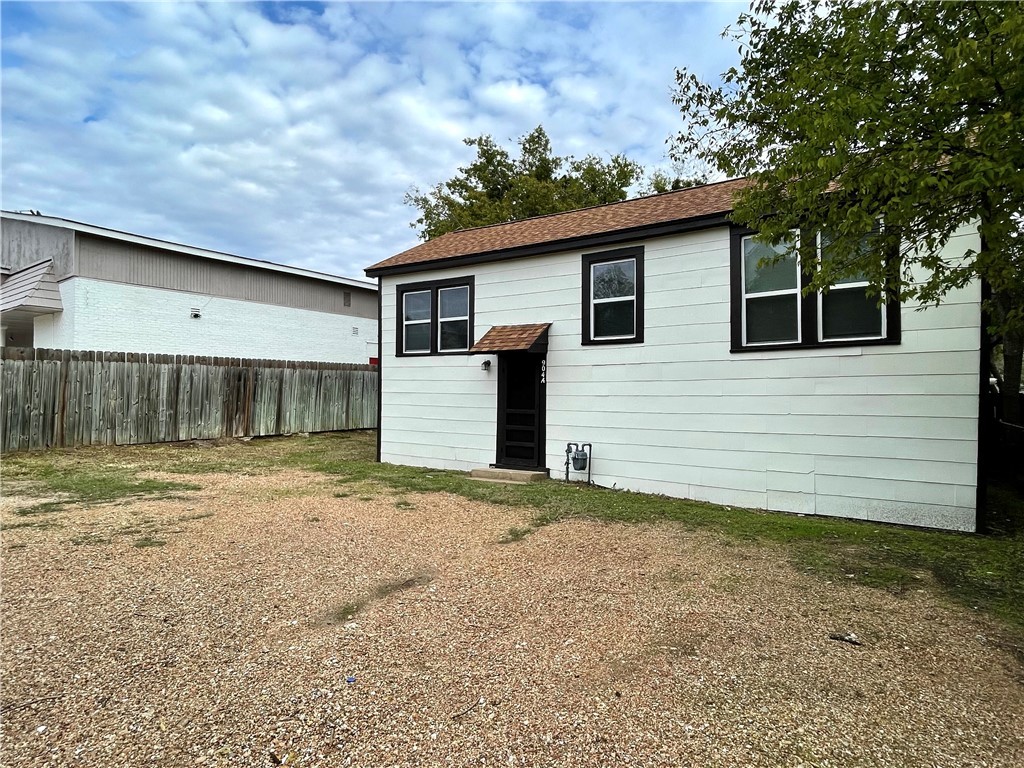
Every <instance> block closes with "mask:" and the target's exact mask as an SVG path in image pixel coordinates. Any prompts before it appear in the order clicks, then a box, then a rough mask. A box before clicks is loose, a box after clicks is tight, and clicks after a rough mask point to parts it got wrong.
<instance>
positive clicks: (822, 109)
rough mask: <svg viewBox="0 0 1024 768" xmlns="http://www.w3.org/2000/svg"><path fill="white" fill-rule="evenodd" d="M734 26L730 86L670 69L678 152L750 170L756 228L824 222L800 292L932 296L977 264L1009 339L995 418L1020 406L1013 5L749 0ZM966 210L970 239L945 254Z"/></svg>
mask: <svg viewBox="0 0 1024 768" xmlns="http://www.w3.org/2000/svg"><path fill="white" fill-rule="evenodd" d="M730 33H731V34H733V35H734V36H735V39H736V40H737V41H738V42H739V44H740V56H741V63H740V66H739V67H734V68H731V69H729V70H728V71H726V72H725V73H723V75H722V82H723V85H721V86H713V85H711V84H708V83H705V82H703V81H701V80H700V79H699V78H697V77H696V76H694V75H693V74H692V73H690V72H689V71H687V70H686V69H681V70H678V71H677V73H676V81H677V89H676V92H675V95H674V100H675V102H676V104H677V105H678V106H679V107H680V109H681V111H682V113H683V116H684V119H685V120H686V121H687V122H688V124H689V131H688V132H686V133H681V134H679V135H678V136H676V137H675V138H674V139H673V141H672V150H671V155H672V156H673V157H674V158H696V159H700V160H703V161H704V162H707V163H708V164H709V165H711V166H712V167H714V168H717V169H719V170H720V171H721V172H724V173H725V174H727V175H730V176H751V177H752V179H753V184H752V186H751V187H749V188H748V189H746V190H744V191H743V193H741V194H740V196H739V199H738V201H737V205H736V210H735V213H734V218H735V219H736V220H737V221H739V222H740V223H743V224H746V225H749V226H752V227H755V228H757V229H758V230H760V232H761V238H762V239H763V240H764V241H765V242H768V243H771V244H779V243H782V242H783V241H784V240H785V239H786V236H787V234H788V233H789V232H790V231H791V230H793V229H797V228H804V229H809V230H812V231H828V232H830V233H831V236H832V238H833V244H832V250H833V253H834V254H835V258H833V259H831V260H830V261H829V262H828V263H825V264H815V263H814V261H813V260H812V259H807V260H805V262H804V264H805V268H806V269H807V270H808V274H809V275H810V276H811V278H812V280H811V285H810V287H809V288H808V290H810V291H816V290H819V289H823V288H827V287H828V286H830V285H833V284H835V282H836V281H838V280H839V279H841V278H843V277H846V276H852V275H855V274H858V273H861V274H866V275H867V276H868V278H869V279H870V280H871V283H872V286H873V289H874V291H875V292H876V293H877V295H878V296H879V300H880V301H881V300H882V297H883V296H884V294H885V292H886V291H896V292H898V295H899V297H900V299H902V300H904V301H913V302H917V303H919V304H920V305H921V306H931V305H935V304H938V303H940V302H941V301H942V300H943V299H944V298H945V297H946V296H947V294H948V293H949V292H950V291H951V290H953V289H956V288H960V287H963V286H964V285H966V284H967V283H968V282H970V281H972V280H975V279H977V278H981V279H983V280H984V281H985V283H986V284H987V285H988V286H989V287H990V289H991V298H990V299H989V300H987V301H986V304H985V308H986V309H987V310H988V314H989V317H990V320H991V326H990V330H991V331H992V332H993V334H994V335H995V336H996V338H997V340H1001V342H1002V345H1003V351H1004V376H1005V383H1004V388H1003V390H1004V395H1005V397H1004V418H1007V420H1013V421H1017V422H1019V421H1020V410H1019V407H1020V406H1019V403H1020V399H1019V397H1018V396H1017V393H1018V391H1019V388H1020V373H1021V352H1022V341H1024V220H1022V218H1021V216H1022V212H1024V172H1022V169H1024V65H1022V63H1021V62H1024V6H1022V5H1020V4H1017V3H997V2H962V3H912V2H862V1H861V0H813V1H812V2H805V0H785V2H782V3H781V4H775V3H773V2H768V0H757V2H754V3H753V4H752V5H751V8H750V11H749V12H748V13H744V14H742V15H741V16H740V17H739V20H738V23H737V27H736V28H735V29H734V30H732V31H730V30H727V31H726V34H730ZM879 223H880V224H881V234H880V236H878V237H876V238H874V239H873V240H872V241H871V245H870V247H868V248H867V249H862V248H860V244H861V242H862V240H863V239H864V238H865V236H866V235H867V234H868V233H869V232H870V231H871V230H872V229H873V228H875V227H876V226H878V225H879ZM975 224H977V225H978V226H979V229H980V233H981V246H980V248H978V249H977V250H972V251H971V252H969V253H968V254H967V255H966V257H965V258H964V259H957V260H946V259H944V258H943V257H942V256H941V250H942V247H943V246H944V245H945V244H946V243H948V242H949V241H950V238H951V237H952V236H953V235H954V233H955V232H957V231H958V230H960V229H961V228H962V227H964V226H974V225H975ZM897 254H898V258H894V256H895V255H897Z"/></svg>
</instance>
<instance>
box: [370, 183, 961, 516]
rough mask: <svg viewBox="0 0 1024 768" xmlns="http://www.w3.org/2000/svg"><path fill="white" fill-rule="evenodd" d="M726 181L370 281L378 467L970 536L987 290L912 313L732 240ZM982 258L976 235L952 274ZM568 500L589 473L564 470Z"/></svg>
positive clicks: (570, 218)
mask: <svg viewBox="0 0 1024 768" xmlns="http://www.w3.org/2000/svg"><path fill="white" fill-rule="evenodd" d="M745 183H746V182H745V181H744V180H733V181H727V182H722V183H719V184H711V185H707V186H703V187H697V188H692V189H685V190H680V191H677V192H669V193H666V194H662V195H656V196H653V197H646V198H640V199H635V200H629V201H626V202H622V203H615V204H612V205H605V206H599V207H594V208H588V209H584V210H579V211H572V212H569V213H562V214H555V215H551V216H543V217H538V218H534V219H529V220H525V221H519V222H514V223H510V224H502V225H495V226H490V227H481V228H477V229H470V230H463V231H459V232H453V233H450V234H446V235H443V236H441V237H439V238H436V239H434V240H430V241H428V242H425V243H422V244H421V245H418V246H416V247H415V248H412V249H410V250H408V251H405V252H404V253H400V254H398V255H397V256H394V257H392V258H390V259H387V260H385V261H382V262H380V263H378V264H375V265H373V266H372V267H370V268H369V269H367V270H366V272H367V274H368V275H370V276H373V277H377V278H379V288H380V292H379V297H380V332H381V345H380V358H381V375H382V379H381V390H380V391H381V422H380V424H381V426H380V448H379V459H380V460H381V461H384V462H390V463H395V464H408V465H415V466H426V467H438V468H450V469H457V470H471V469H473V468H477V467H486V466H489V465H490V466H497V467H519V468H535V469H542V470H549V471H550V473H551V475H552V476H554V477H564V476H565V465H566V446H567V444H568V443H570V442H573V443H590V444H591V445H592V448H591V449H590V451H589V455H590V465H589V467H588V469H589V470H590V471H592V473H593V481H594V482H596V483H597V484H599V485H602V486H608V487H616V488H624V489H630V490H636V491H645V492H653V493H663V494H667V495H671V496H676V497H684V498H692V499H702V500H707V501H711V502H715V503H719V504H729V505H738V506H744V507H755V508H766V509H771V510H781V511H789V512H798V513H804V514H818V515H834V516H840V517H850V518H861V519H868V520H877V521H885V522H895V523H905V524H913V525H922V526H932V527H938V528H950V529H957V530H974V529H975V525H976V514H975V513H976V495H977V485H978V420H979V391H980V353H979V349H980V338H981V319H980V298H981V296H980V289H979V287H978V286H977V285H971V286H969V287H967V288H965V289H963V290H960V291H958V292H956V293H955V294H952V295H950V296H949V299H948V301H946V302H945V303H944V304H943V305H942V306H939V307H936V308H928V309H927V310H925V311H915V309H914V308H913V307H909V306H902V307H901V306H899V305H897V304H890V305H889V306H886V307H884V308H879V307H878V306H877V304H876V303H875V302H874V301H873V300H868V299H866V298H865V291H864V286H863V284H860V283H857V282H850V283H846V284H842V285H839V286H837V287H836V288H834V289H833V290H832V291H831V292H829V293H828V294H827V295H826V296H818V295H813V294H812V295H810V296H807V297H801V296H800V290H799V285H800V275H799V269H798V265H797V264H796V263H795V261H789V262H783V263H781V264H777V265H776V266H774V267H771V268H759V267H758V262H759V261H760V260H761V257H762V256H763V254H764V251H763V246H760V245H758V244H757V243H755V242H754V241H753V240H752V239H750V237H749V234H750V233H749V232H748V231H746V230H742V229H739V228H737V227H735V226H733V225H731V224H730V222H729V219H728V214H729V213H730V210H731V208H732V198H733V194H734V193H735V192H736V191H737V190H738V189H739V188H740V187H741V185H743V184H745ZM972 247H974V248H977V247H978V234H977V232H976V231H973V230H964V231H963V232H961V233H959V234H958V236H956V237H954V238H953V240H952V241H951V242H950V243H949V246H948V255H949V256H950V257H954V256H956V255H957V254H962V253H963V252H964V251H965V250H966V249H968V248H972ZM569 476H570V477H571V478H572V479H574V480H579V479H585V478H586V473H580V472H575V471H570V473H569Z"/></svg>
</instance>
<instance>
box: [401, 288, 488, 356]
mask: <svg viewBox="0 0 1024 768" xmlns="http://www.w3.org/2000/svg"><path fill="white" fill-rule="evenodd" d="M442 288H468V289H469V339H468V342H469V343H468V345H467V347H466V349H458V350H445V351H442V350H440V349H438V333H439V331H440V318H439V317H438V315H439V312H440V306H439V302H438V295H437V294H438V291H439V290H440V289H442ZM420 291H429V292H430V349H429V350H428V351H423V352H406V351H405V294H407V293H418V292H420ZM475 304H476V285H475V280H474V278H473V275H468V276H466V277H451V278H447V279H445V280H425V281H423V282H418V283H402V284H400V285H396V286H395V356H396V357H434V356H439V355H468V354H469V353H470V352H469V350H470V349H472V347H473V344H474V343H475V342H476V339H475V337H474V335H473V332H474V317H475Z"/></svg>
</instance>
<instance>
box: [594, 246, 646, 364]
mask: <svg viewBox="0 0 1024 768" xmlns="http://www.w3.org/2000/svg"><path fill="white" fill-rule="evenodd" d="M625 259H633V260H634V261H635V262H636V277H635V283H634V291H635V294H634V298H633V301H634V302H635V306H634V313H635V314H634V325H633V337H632V338H629V339H595V338H593V337H592V336H591V332H592V330H593V329H592V328H591V327H590V317H591V315H590V296H591V285H590V275H591V272H592V271H593V269H592V268H593V266H594V265H595V264H603V263H605V262H608V261H623V260H625ZM582 285H583V291H582V296H581V300H582V301H581V307H582V309H581V312H580V343H581V344H582V345H583V346H594V345H599V344H600V345H605V344H643V343H644V247H643V246H642V245H638V246H635V247H633V248H616V249H615V250H612V251H598V252H596V253H585V254H583V276H582Z"/></svg>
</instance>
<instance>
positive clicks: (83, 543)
mask: <svg viewBox="0 0 1024 768" xmlns="http://www.w3.org/2000/svg"><path fill="white" fill-rule="evenodd" d="M71 543H72V544H74V545H75V546H76V547H94V546H100V545H103V544H113V543H114V540H113V539H111V538H110V537H108V536H98V535H95V534H86V535H84V536H75V537H74V538H73V539H71Z"/></svg>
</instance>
